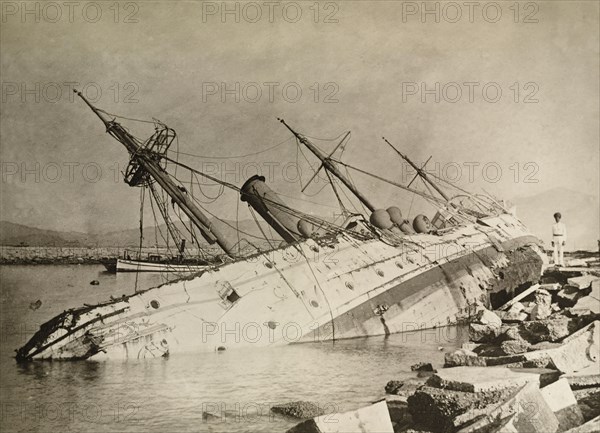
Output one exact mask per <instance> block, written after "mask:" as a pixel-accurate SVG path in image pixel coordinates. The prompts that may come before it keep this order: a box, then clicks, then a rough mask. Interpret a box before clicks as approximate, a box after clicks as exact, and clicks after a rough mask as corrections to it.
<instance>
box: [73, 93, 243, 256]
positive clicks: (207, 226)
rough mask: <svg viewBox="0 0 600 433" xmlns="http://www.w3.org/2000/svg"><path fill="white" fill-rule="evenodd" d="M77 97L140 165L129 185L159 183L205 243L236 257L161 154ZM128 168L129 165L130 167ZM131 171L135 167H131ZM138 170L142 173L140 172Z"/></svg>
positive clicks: (132, 159)
mask: <svg viewBox="0 0 600 433" xmlns="http://www.w3.org/2000/svg"><path fill="white" fill-rule="evenodd" d="M74 92H75V93H77V95H79V97H80V98H81V99H83V101H84V102H85V103H86V104H87V105H88V106H89V107H90V108H91V109H92V111H93V112H94V113H95V114H96V115H97V116H98V117H99V118H100V120H102V122H103V123H104V125H105V126H106V132H108V133H109V134H110V135H112V136H113V137H114V138H115V139H116V140H117V141H119V142H120V143H121V144H123V146H125V148H126V149H127V151H128V152H129V153H130V155H131V161H132V162H134V163H136V164H137V165H139V167H137V169H136V172H135V173H134V175H133V176H132V180H131V182H128V183H129V184H130V185H132V186H135V185H134V184H133V182H134V179H140V178H143V176H144V175H145V174H146V173H147V174H149V175H150V176H151V177H152V178H153V179H154V180H155V181H156V183H158V184H159V185H160V186H161V188H162V189H164V190H165V192H166V193H167V194H168V195H169V196H170V197H171V199H172V200H173V201H174V202H175V203H177V205H178V206H179V208H180V209H181V210H182V211H183V212H184V213H185V214H186V215H187V216H188V218H189V219H190V221H192V223H193V224H194V225H195V226H196V227H198V229H199V230H200V231H201V232H202V235H203V236H204V238H205V239H206V240H207V242H208V243H210V244H214V243H217V244H218V245H219V246H220V247H221V248H222V249H223V251H225V253H227V255H229V256H230V257H235V254H234V248H233V245H232V244H231V243H230V242H229V241H228V239H227V238H226V237H225V236H224V235H223V234H222V233H221V232H220V230H219V229H218V228H217V227H215V226H213V224H212V222H211V221H210V219H209V218H208V217H207V216H206V215H204V214H203V213H202V211H201V210H200V209H199V208H198V207H197V206H196V204H195V203H194V202H193V201H192V200H191V199H190V198H189V197H188V195H187V193H186V192H185V190H182V189H181V188H180V187H179V185H177V184H176V183H175V182H174V181H173V179H171V176H170V175H169V174H168V173H167V172H166V171H165V169H163V168H162V167H161V165H160V154H158V153H157V152H153V151H151V150H148V149H146V148H144V147H142V146H140V145H139V144H138V143H137V142H136V140H135V139H134V137H133V136H132V135H131V134H130V133H129V132H127V131H126V130H125V128H123V126H121V125H120V124H119V123H118V122H116V121H114V120H109V119H108V118H107V117H106V116H105V115H104V114H103V113H102V112H101V111H99V110H98V109H97V108H96V107H94V106H93V105H92V104H91V103H90V102H89V101H88V100H87V99H86V98H85V97H84V96H83V95H82V94H81V92H78V91H77V90H74ZM130 166H131V163H130ZM132 167H134V168H136V167H135V165H134V166H132ZM140 170H143V171H142V172H141V171H140Z"/></svg>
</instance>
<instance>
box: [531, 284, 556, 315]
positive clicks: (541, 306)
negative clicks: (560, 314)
mask: <svg viewBox="0 0 600 433" xmlns="http://www.w3.org/2000/svg"><path fill="white" fill-rule="evenodd" d="M534 296H535V301H534V304H535V305H534V306H533V308H532V309H531V313H530V319H531V320H541V319H545V318H547V317H549V316H550V315H551V314H552V312H553V311H552V295H551V294H550V293H549V292H548V291H547V290H542V289H538V290H536V291H535V293H534Z"/></svg>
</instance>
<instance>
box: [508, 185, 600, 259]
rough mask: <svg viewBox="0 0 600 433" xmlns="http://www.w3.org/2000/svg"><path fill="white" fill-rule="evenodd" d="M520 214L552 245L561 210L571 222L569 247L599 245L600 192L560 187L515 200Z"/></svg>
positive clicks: (573, 248) (548, 246)
mask: <svg viewBox="0 0 600 433" xmlns="http://www.w3.org/2000/svg"><path fill="white" fill-rule="evenodd" d="M511 201H512V202H513V203H514V204H515V205H516V206H517V216H518V217H519V219H520V220H521V221H523V223H524V224H525V225H526V226H527V227H528V228H529V229H530V230H531V231H532V232H533V233H535V234H536V235H538V236H539V237H540V239H542V240H543V241H544V242H545V244H546V247H547V248H550V242H551V240H552V239H551V237H552V231H551V230H552V224H554V218H553V217H552V215H553V214H554V213H555V212H557V211H558V212H560V213H561V214H562V216H563V219H562V221H563V222H564V223H565V224H566V226H567V234H568V236H567V237H568V239H567V249H568V250H593V251H596V250H597V249H598V239H600V210H599V207H600V203H599V199H598V196H594V195H592V194H588V193H584V192H581V191H572V190H569V189H566V188H556V189H552V190H549V191H545V192H543V193H540V194H536V195H533V196H529V197H518V198H516V199H513V200H511Z"/></svg>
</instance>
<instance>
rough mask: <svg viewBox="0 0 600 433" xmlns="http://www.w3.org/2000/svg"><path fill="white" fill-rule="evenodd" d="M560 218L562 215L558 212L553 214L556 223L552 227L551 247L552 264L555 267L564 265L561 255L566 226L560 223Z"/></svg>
mask: <svg viewBox="0 0 600 433" xmlns="http://www.w3.org/2000/svg"><path fill="white" fill-rule="evenodd" d="M561 217H562V215H561V214H560V212H556V213H555V214H554V220H555V221H556V224H553V225H552V246H553V247H554V253H553V255H552V261H553V262H554V265H555V266H564V265H565V262H564V259H563V253H564V251H565V245H566V243H567V226H565V224H564V223H561V222H560V219H561Z"/></svg>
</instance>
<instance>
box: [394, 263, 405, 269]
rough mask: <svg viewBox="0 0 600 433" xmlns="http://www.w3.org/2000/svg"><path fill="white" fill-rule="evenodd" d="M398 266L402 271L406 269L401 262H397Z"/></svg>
mask: <svg viewBox="0 0 600 433" xmlns="http://www.w3.org/2000/svg"><path fill="white" fill-rule="evenodd" d="M396 266H398V267H399V268H400V269H404V266H402V263H400V262H396Z"/></svg>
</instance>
